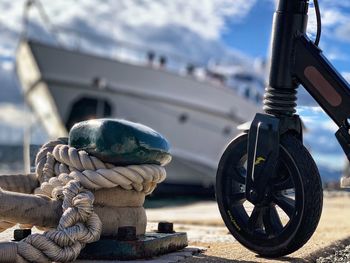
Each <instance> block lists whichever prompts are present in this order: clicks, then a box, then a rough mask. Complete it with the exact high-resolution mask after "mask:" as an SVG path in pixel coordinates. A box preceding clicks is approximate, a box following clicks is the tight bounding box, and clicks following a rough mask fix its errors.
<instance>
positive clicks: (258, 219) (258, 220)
mask: <svg viewBox="0 0 350 263" xmlns="http://www.w3.org/2000/svg"><path fill="white" fill-rule="evenodd" d="M248 227H249V228H250V229H251V230H254V229H256V228H262V209H261V208H260V207H257V206H255V207H254V209H253V211H252V213H251V215H250V217H249V219H248Z"/></svg>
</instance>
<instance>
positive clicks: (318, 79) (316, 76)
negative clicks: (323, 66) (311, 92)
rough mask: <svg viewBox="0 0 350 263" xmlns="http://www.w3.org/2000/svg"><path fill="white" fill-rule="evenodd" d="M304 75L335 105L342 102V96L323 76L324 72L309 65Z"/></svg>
mask: <svg viewBox="0 0 350 263" xmlns="http://www.w3.org/2000/svg"><path fill="white" fill-rule="evenodd" d="M304 75H305V77H306V78H307V79H308V81H310V82H311V84H312V85H313V86H314V88H315V89H316V90H318V92H319V93H321V95H322V97H323V98H324V99H325V100H326V101H327V102H328V103H329V104H330V105H332V106H333V107H337V106H339V105H340V104H341V102H342V98H341V96H340V95H339V94H338V92H337V91H336V90H335V89H334V88H333V86H332V85H331V84H330V83H329V82H328V81H327V80H326V79H325V78H324V77H323V76H322V74H321V73H320V72H319V71H318V70H317V68H315V67H313V66H308V67H306V68H305V70H304Z"/></svg>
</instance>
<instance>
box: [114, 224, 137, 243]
mask: <svg viewBox="0 0 350 263" xmlns="http://www.w3.org/2000/svg"><path fill="white" fill-rule="evenodd" d="M117 239H118V240H120V241H133V240H136V239H137V238H136V227H134V226H122V227H119V228H118V234H117Z"/></svg>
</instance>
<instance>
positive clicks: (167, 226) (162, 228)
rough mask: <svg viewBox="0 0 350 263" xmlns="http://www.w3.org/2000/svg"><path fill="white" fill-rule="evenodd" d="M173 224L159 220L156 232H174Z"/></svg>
mask: <svg viewBox="0 0 350 263" xmlns="http://www.w3.org/2000/svg"><path fill="white" fill-rule="evenodd" d="M174 232H175V231H174V224H173V223H170V222H159V223H158V233H163V234H170V233H174Z"/></svg>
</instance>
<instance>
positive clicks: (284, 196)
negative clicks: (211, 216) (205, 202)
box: [216, 134, 323, 257]
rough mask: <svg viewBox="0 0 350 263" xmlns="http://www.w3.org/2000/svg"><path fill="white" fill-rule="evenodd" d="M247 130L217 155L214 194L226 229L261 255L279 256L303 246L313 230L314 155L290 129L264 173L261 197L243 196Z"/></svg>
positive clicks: (316, 214) (316, 198) (318, 200)
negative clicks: (272, 168) (269, 169)
mask: <svg viewBox="0 0 350 263" xmlns="http://www.w3.org/2000/svg"><path fill="white" fill-rule="evenodd" d="M247 143H248V135H247V134H243V135H240V136H239V137H237V138H236V139H234V140H233V141H232V142H231V143H230V144H229V145H228V147H227V148H226V150H225V152H224V154H223V156H222V157H221V160H220V163H219V167H218V172H217V177H216V198H217V202H218V206H219V210H220V213H221V216H222V218H223V220H224V222H225V224H226V226H227V228H228V229H229V231H230V232H231V234H232V235H233V236H234V237H235V238H236V239H237V240H238V241H239V242H240V243H241V244H242V245H244V246H245V247H247V248H248V249H250V250H252V251H253V252H255V253H257V254H259V255H261V256H265V257H280V256H284V255H287V254H290V253H292V252H294V251H296V250H297V249H299V248H300V247H302V246H303V245H304V244H305V243H306V242H307V241H308V240H309V239H310V237H311V236H312V234H313V233H314V231H315V230H316V227H317V225H318V222H319V219H320V216H321V211H322V201H323V193H322V184H321V180H320V176H319V172H318V169H317V167H316V164H315V162H314V160H313V159H312V157H311V155H310V154H309V152H308V151H307V150H306V148H305V147H304V146H303V144H302V143H301V142H300V141H299V140H298V139H297V138H295V137H294V136H292V135H284V136H282V137H281V141H280V153H279V159H278V163H277V168H276V171H277V172H276V173H275V176H271V177H270V178H269V182H268V184H267V185H268V186H267V189H266V195H265V199H264V201H263V202H261V203H259V204H255V205H253V204H252V203H250V202H249V201H247V199H246V194H245V178H246V173H247Z"/></svg>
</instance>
